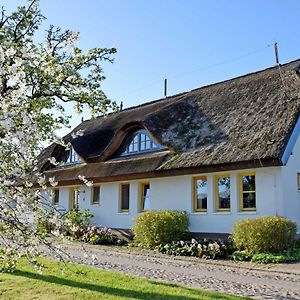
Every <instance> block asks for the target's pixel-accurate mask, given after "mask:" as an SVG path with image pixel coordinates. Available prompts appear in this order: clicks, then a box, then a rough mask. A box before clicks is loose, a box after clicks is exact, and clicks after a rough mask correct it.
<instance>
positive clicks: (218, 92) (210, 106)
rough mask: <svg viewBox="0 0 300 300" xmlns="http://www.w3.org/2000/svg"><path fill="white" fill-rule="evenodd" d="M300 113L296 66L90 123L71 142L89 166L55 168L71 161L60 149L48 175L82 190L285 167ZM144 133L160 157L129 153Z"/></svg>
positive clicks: (44, 160) (43, 159)
mask: <svg viewBox="0 0 300 300" xmlns="http://www.w3.org/2000/svg"><path fill="white" fill-rule="evenodd" d="M299 108H300V60H296V61H293V62H290V63H287V64H285V65H281V66H280V67H279V66H276V67H272V68H268V69H265V70H263V71H259V72H255V73H251V74H247V75H244V76H240V77H237V78H234V79H230V80H226V81H223V82H219V83H216V84H212V85H208V86H205V87H201V88H198V89H195V90H192V91H190V92H186V93H181V94H178V95H175V96H171V97H167V98H164V99H160V100H156V101H152V102H149V103H145V104H143V105H139V106H136V107H131V108H128V109H124V110H122V111H119V112H115V113H111V114H109V115H107V116H103V117H99V118H97V119H93V120H88V121H85V122H83V123H81V124H80V125H79V126H77V127H76V128H75V129H74V130H73V133H75V132H77V131H79V130H82V131H83V132H84V134H83V136H79V137H77V138H75V139H73V138H72V137H71V136H72V135H71V133H70V134H69V135H67V136H66V137H65V140H66V141H68V142H71V144H72V146H73V148H74V150H75V152H76V153H77V154H78V156H79V157H80V159H81V163H79V164H68V165H66V166H65V167H62V168H53V166H51V164H50V162H49V160H48V159H49V157H52V156H54V157H56V158H57V159H63V157H64V156H65V150H64V149H63V147H62V146H60V145H56V144H53V145H51V146H49V147H48V148H47V149H45V151H44V152H43V153H42V155H41V156H40V166H41V171H45V174H46V175H47V176H48V177H50V176H55V177H56V179H57V180H58V182H59V186H70V185H80V184H81V182H80V180H79V179H78V176H79V175H84V176H85V177H86V178H87V179H89V180H92V181H93V182H94V183H101V184H103V183H105V182H116V181H118V182H121V181H126V182H128V181H133V180H139V179H143V180H145V179H147V180H148V181H149V180H151V178H165V177H168V178H171V177H172V178H173V177H174V176H187V175H191V177H190V178H193V176H196V175H197V176H198V175H199V174H200V175H201V174H212V173H216V172H224V171H225V172H226V173H230V172H231V171H233V170H235V171H237V172H238V170H243V169H247V170H252V171H253V170H254V171H253V172H256V171H255V170H258V169H263V168H270V167H278V168H280V167H281V166H285V165H286V164H287V162H288V160H289V157H290V154H291V153H292V151H293V150H294V146H295V144H296V141H297V137H298V133H297V132H296V133H295V130H296V127H297V126H296V124H297V120H298V118H299ZM297 128H298V127H297ZM140 129H143V130H144V131H145V132H146V133H147V135H148V136H149V137H150V139H151V140H152V141H153V143H155V144H157V145H158V146H159V147H158V148H156V149H157V151H140V152H137V153H133V154H134V155H125V156H124V155H121V154H122V151H123V150H124V149H125V148H126V147H127V146H128V143H130V142H132V136H133V134H134V133H135V132H137V131H138V130H140ZM297 130H298V129H297ZM293 134H294V137H293V138H291V137H292V136H293ZM126 145H127V146H126ZM272 170H273V169H272ZM276 170H277V169H276ZM278 170H279V169H278ZM280 170H281V169H280ZM299 171H300V165H299ZM297 172H298V171H297ZM253 174H254V173H253ZM255 174H256V173H255ZM205 176H206V175H205ZM253 176H254V175H253ZM255 176H256V175H255ZM280 176H282V175H280ZM282 201H283V200H282ZM154 208H155V207H154ZM299 212H300V209H299ZM276 213H277V212H276ZM299 222H300V213H299Z"/></svg>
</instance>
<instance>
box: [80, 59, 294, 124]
mask: <svg viewBox="0 0 300 300" xmlns="http://www.w3.org/2000/svg"><path fill="white" fill-rule="evenodd" d="M297 61H299V63H300V58H298V59H295V60H292V61H290V62H287V63H284V64H280V65H279V66H280V67H286V66H287V65H289V64H293V63H295V62H297ZM276 68H278V66H277V65H275V66H272V67H268V68H265V69H262V70H258V71H254V72H251V73H246V74H243V75H240V76H237V77H232V78H230V79H225V80H222V81H218V82H214V83H210V84H207V85H204V86H200V87H198V88H195V89H192V90H189V91H185V92H180V93H178V94H174V95H171V96H167V97H165V98H160V99H156V100H152V101H149V102H144V103H141V104H137V105H134V106H130V107H127V108H124V109H122V110H118V111H113V112H110V113H107V114H104V115H102V116H99V117H97V118H95V119H88V120H84V121H83V122H82V123H84V122H89V121H93V120H96V119H99V118H103V117H104V116H105V117H107V116H111V115H114V114H118V113H122V112H124V111H130V110H134V109H138V108H141V107H145V106H148V105H152V104H155V103H158V102H163V101H168V100H172V98H177V97H179V96H183V95H186V94H189V93H191V92H194V91H199V90H202V89H206V88H209V87H212V86H217V85H219V84H224V83H227V82H230V81H233V80H237V79H241V78H245V77H248V76H253V75H255V74H259V73H263V72H266V71H269V70H272V69H276ZM82 123H81V124H82ZM79 125H80V124H79ZM79 125H78V126H79ZM75 128H77V126H76V127H75Z"/></svg>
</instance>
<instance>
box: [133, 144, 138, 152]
mask: <svg viewBox="0 0 300 300" xmlns="http://www.w3.org/2000/svg"><path fill="white" fill-rule="evenodd" d="M138 151H139V143H136V142H134V143H133V152H138Z"/></svg>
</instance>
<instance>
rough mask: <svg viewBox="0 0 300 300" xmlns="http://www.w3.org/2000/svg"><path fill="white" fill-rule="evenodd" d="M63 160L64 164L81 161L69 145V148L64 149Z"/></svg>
mask: <svg viewBox="0 0 300 300" xmlns="http://www.w3.org/2000/svg"><path fill="white" fill-rule="evenodd" d="M63 161H64V162H65V164H78V163H80V162H81V159H80V158H79V156H78V154H77V153H76V151H75V150H74V148H73V147H71V148H70V149H69V150H66V154H65V156H64V159H63Z"/></svg>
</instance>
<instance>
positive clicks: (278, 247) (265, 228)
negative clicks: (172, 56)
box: [232, 217, 297, 254]
mask: <svg viewBox="0 0 300 300" xmlns="http://www.w3.org/2000/svg"><path fill="white" fill-rule="evenodd" d="M296 233H297V224H296V223H295V222H292V221H290V220H288V219H286V218H282V217H259V218H252V219H250V218H249V219H244V220H240V221H238V222H236V223H235V224H234V226H233V230H232V238H233V243H234V246H235V248H236V249H237V250H244V251H245V252H246V253H249V254H259V253H278V252H281V251H283V250H287V249H289V248H292V247H294V245H295V240H296Z"/></svg>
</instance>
